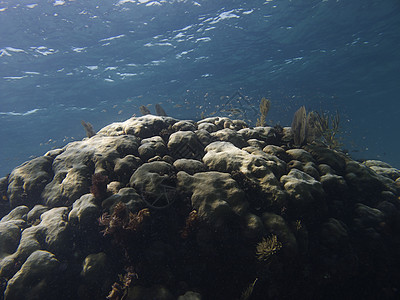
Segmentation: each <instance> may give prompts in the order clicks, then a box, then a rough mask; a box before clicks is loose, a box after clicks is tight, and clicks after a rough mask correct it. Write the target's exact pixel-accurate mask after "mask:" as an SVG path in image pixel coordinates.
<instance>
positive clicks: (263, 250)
mask: <svg viewBox="0 0 400 300" xmlns="http://www.w3.org/2000/svg"><path fill="white" fill-rule="evenodd" d="M281 248H282V243H281V242H279V241H278V237H277V236H276V235H275V234H273V235H271V236H270V237H268V238H267V239H265V238H263V239H262V241H261V242H259V243H258V244H257V248H256V255H257V259H258V260H259V261H268V260H269V259H270V257H271V256H272V255H274V254H276V253H277V252H278V251H279V250H280V249H281Z"/></svg>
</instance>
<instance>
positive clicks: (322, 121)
mask: <svg viewBox="0 0 400 300" xmlns="http://www.w3.org/2000/svg"><path fill="white" fill-rule="evenodd" d="M315 115H316V122H315V126H316V127H315V128H316V130H317V132H318V134H319V136H320V137H321V141H322V142H323V143H324V144H325V145H326V146H328V147H329V148H331V149H337V148H339V147H340V146H341V143H340V142H339V139H338V137H337V135H338V133H339V122H340V117H339V113H338V112H337V111H336V114H335V115H334V116H330V115H328V114H327V113H324V112H321V113H319V112H315Z"/></svg>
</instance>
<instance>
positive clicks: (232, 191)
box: [177, 171, 248, 226]
mask: <svg viewBox="0 0 400 300" xmlns="http://www.w3.org/2000/svg"><path fill="white" fill-rule="evenodd" d="M177 179H178V189H179V190H180V191H182V192H183V193H187V194H189V195H190V198H191V202H192V206H193V208H194V209H196V210H197V211H198V213H199V215H200V216H201V217H202V218H205V219H206V220H207V221H208V222H210V223H211V224H213V225H214V226H219V225H220V224H226V223H228V221H230V219H231V218H232V216H233V215H234V214H236V215H243V214H244V213H245V212H246V210H247V207H248V203H247V201H246V200H245V199H244V192H243V191H242V190H241V189H240V188H239V186H238V184H237V183H236V181H235V180H233V179H232V177H231V176H230V175H229V174H227V173H221V172H202V173H197V174H194V175H189V174H188V173H186V172H184V171H180V172H178V174H177Z"/></svg>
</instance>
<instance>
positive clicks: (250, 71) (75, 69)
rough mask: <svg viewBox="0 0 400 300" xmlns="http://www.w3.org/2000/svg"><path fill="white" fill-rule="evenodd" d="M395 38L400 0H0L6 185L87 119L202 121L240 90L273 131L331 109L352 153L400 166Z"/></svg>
mask: <svg viewBox="0 0 400 300" xmlns="http://www.w3.org/2000/svg"><path fill="white" fill-rule="evenodd" d="M16 3H17V4H16ZM399 29H400V2H399V1H398V0H385V1H373V0H352V1H341V0H322V1H316V0H307V1H305V0H304V1H289V0H267V1H265V0H263V1H257V0H254V1H247V2H244V1H232V0H231V1H226V0H224V1H215V0H212V1H211V0H209V1H205V0H204V1H201V0H199V1H186V0H177V1H151V0H139V1H134V0H132V1H130V0H121V1H118V0H114V1H111V0H110V1H94V0H85V1H83V0H76V1H63V0H55V1H35V0H32V1H26V0H23V1H18V2H17V1H11V0H10V1H0V139H1V143H0V176H4V175H6V174H7V173H8V172H10V171H11V170H12V169H13V168H14V167H16V166H18V165H19V164H21V163H22V162H24V161H26V160H28V159H30V158H32V157H35V156H38V155H42V154H44V153H45V152H46V151H48V150H49V149H52V148H55V147H62V146H63V145H65V144H66V143H68V142H70V141H73V140H77V139H82V138H83V137H84V136H85V132H84V130H83V127H82V126H81V124H80V121H81V120H85V121H87V122H90V123H92V124H93V126H94V128H95V129H100V128H101V127H103V126H104V125H107V124H108V123H111V122H114V121H120V120H124V119H127V118H129V117H131V116H132V115H133V114H136V115H139V114H140V113H139V109H138V107H139V106H140V105H153V106H149V108H150V110H152V111H154V104H155V103H161V105H162V106H163V107H164V109H165V110H166V112H167V113H168V114H169V115H170V116H173V117H176V118H184V119H195V120H197V119H199V118H200V116H201V113H202V112H203V114H204V115H206V116H207V115H210V114H212V113H214V112H217V113H218V114H223V113H224V112H223V111H222V110H221V106H222V105H223V104H224V103H226V101H227V99H228V98H227V97H229V96H231V95H233V94H234V93H235V92H237V91H239V92H240V93H241V94H243V95H245V96H246V97H247V99H249V101H250V106H249V104H248V103H247V102H246V103H245V106H244V110H245V115H244V116H243V117H244V118H245V119H249V120H251V121H252V122H254V121H255V120H256V116H255V114H254V108H256V109H258V103H259V101H260V99H261V98H262V97H263V96H265V97H267V98H268V99H270V100H271V103H272V104H271V110H270V113H269V115H268V117H267V121H268V122H269V123H270V124H275V123H279V124H281V125H284V126H285V125H290V123H291V119H292V116H293V113H294V111H296V110H297V109H298V108H299V107H300V106H302V105H305V106H306V107H307V109H308V110H324V111H328V112H330V113H334V112H335V111H336V110H338V111H339V113H340V116H341V128H342V137H343V139H344V142H345V145H344V147H345V148H346V149H348V150H349V153H350V154H351V155H352V157H354V158H357V159H365V158H369V159H380V160H383V161H386V162H388V163H390V164H392V165H393V166H395V167H397V168H400V155H399V149H400V138H399V137H400V135H399V133H398V132H397V130H398V125H399V121H398V120H399V119H400V96H399V95H400V51H399V49H400V34H399V33H400V32H399ZM242 108H243V107H242Z"/></svg>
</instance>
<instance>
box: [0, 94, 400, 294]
mask: <svg viewBox="0 0 400 300" xmlns="http://www.w3.org/2000/svg"><path fill="white" fill-rule="evenodd" d="M236 96H239V97H242V96H241V95H238V94H235V97H236ZM232 99H233V98H232ZM232 99H230V100H229V101H234V100H232ZM242 101H246V99H244V100H242ZM266 101H267V100H266V99H265V101H262V102H263V103H261V104H262V108H261V107H260V109H262V111H261V113H263V112H264V116H265V115H266V113H267V107H268V104H267V102H266ZM228 104H229V103H228ZM259 120H260V121H263V120H264V121H263V122H265V118H260V119H259ZM263 124H264V123H263ZM264 125H265V124H264ZM338 128H339V119H338V117H333V119H332V117H328V116H327V115H326V114H322V113H321V114H319V115H318V113H315V112H310V113H309V114H306V111H305V108H304V107H303V108H301V109H300V110H299V111H298V112H297V113H296V116H295V120H293V124H292V127H281V126H275V127H270V126H259V127H254V128H252V127H250V126H248V125H247V124H246V123H245V122H244V121H242V120H231V119H229V118H227V117H216V116H215V117H210V118H206V119H203V120H200V121H198V122H195V121H191V120H177V119H174V118H171V117H166V116H154V115H151V114H147V115H145V116H142V117H132V118H130V119H128V120H126V121H124V122H116V123H113V124H110V125H108V126H106V127H104V128H102V129H101V130H99V132H98V133H97V134H96V135H94V136H92V137H90V138H85V139H83V140H82V141H76V142H72V143H69V144H68V145H66V146H65V147H63V148H61V149H54V150H52V151H49V152H48V153H46V154H45V155H44V156H41V157H38V158H35V159H32V160H30V161H28V162H26V163H24V164H22V165H21V166H18V167H16V168H15V169H14V170H13V171H12V172H11V174H10V175H9V176H7V177H4V178H1V179H0V196H1V200H0V201H1V202H0V217H1V220H0V298H4V299H5V300H11V299H60V300H64V299H82V300H83V299H106V298H108V299H121V300H122V299H131V300H138V299H179V300H184V299H216V300H220V299H221V300H222V299H243V300H244V299H292V298H294V297H296V298H300V299H323V298H329V299H359V298H369V299H371V298H373V299H378V298H381V299H382V298H385V299H388V298H391V299H396V298H399V297H400V292H399V291H400V285H399V282H400V271H399V270H400V254H399V253H400V203H399V199H400V198H399V197H400V171H399V170H397V169H396V168H393V167H392V166H390V165H388V164H386V163H384V162H381V161H376V160H367V161H364V162H359V161H354V160H352V159H351V157H349V156H348V155H347V154H345V153H343V152H342V151H340V149H339V148H338V147H340V144H339V143H336V142H335V140H336V139H337V134H338ZM324 134H325V135H324Z"/></svg>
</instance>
